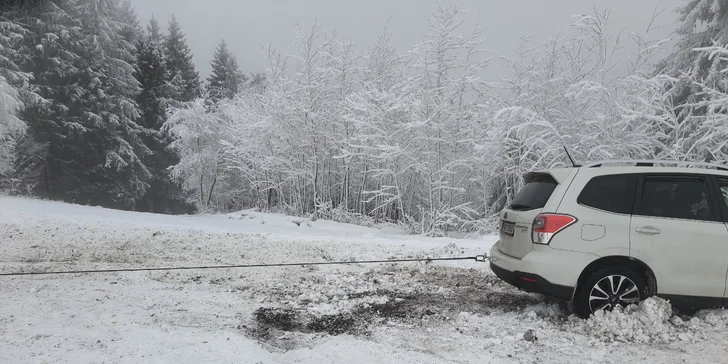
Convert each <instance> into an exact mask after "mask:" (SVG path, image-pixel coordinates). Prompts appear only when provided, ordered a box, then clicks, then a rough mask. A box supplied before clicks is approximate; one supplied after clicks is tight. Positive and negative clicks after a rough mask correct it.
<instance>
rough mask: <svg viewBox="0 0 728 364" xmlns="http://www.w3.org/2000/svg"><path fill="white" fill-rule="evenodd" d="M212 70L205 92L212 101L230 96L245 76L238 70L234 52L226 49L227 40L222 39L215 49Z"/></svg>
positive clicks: (243, 80) (245, 78)
mask: <svg viewBox="0 0 728 364" xmlns="http://www.w3.org/2000/svg"><path fill="white" fill-rule="evenodd" d="M210 65H212V72H211V73H210V76H209V77H208V78H207V85H206V88H207V93H208V94H209V95H210V98H211V99H212V100H214V101H216V100H220V99H222V98H227V99H230V98H232V97H233V96H234V95H235V94H236V93H237V92H238V90H239V89H240V87H241V85H242V84H243V83H244V82H245V81H246V80H247V77H246V76H245V75H243V73H242V72H240V69H239V68H238V61H237V59H236V57H235V55H234V54H232V53H231V52H230V50H228V46H227V42H225V40H224V39H223V40H222V41H221V42H220V44H218V46H217V48H216V49H215V54H213V57H212V61H210Z"/></svg>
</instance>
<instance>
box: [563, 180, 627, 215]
mask: <svg viewBox="0 0 728 364" xmlns="http://www.w3.org/2000/svg"><path fill="white" fill-rule="evenodd" d="M637 180H638V175H637V174H636V173H634V174H612V175H604V176H597V177H594V178H592V179H591V180H589V182H587V184H586V186H584V189H583V190H582V191H581V193H580V194H579V197H577V199H576V202H577V203H578V204H580V205H584V206H589V207H593V208H595V209H599V210H604V211H609V212H614V213H618V214H631V213H632V205H633V203H634V193H635V190H636V189H637Z"/></svg>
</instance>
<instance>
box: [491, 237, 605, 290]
mask: <svg viewBox="0 0 728 364" xmlns="http://www.w3.org/2000/svg"><path fill="white" fill-rule="evenodd" d="M489 258H490V266H491V269H492V270H493V273H495V274H496V275H497V276H498V277H499V278H500V279H502V280H503V281H505V282H507V283H509V284H511V285H513V286H516V287H518V288H520V289H522V290H524V291H527V292H533V293H539V294H543V295H547V296H550V297H554V298H557V299H561V300H565V301H571V299H572V296H573V294H574V287H576V282H577V280H578V279H579V276H580V275H581V272H582V271H583V270H584V268H586V267H587V266H588V265H589V264H590V263H591V262H593V261H594V260H595V259H598V257H597V256H595V255H592V254H587V253H580V252H573V251H567V250H559V249H553V248H551V247H549V246H547V245H534V246H533V250H532V251H531V252H530V253H528V254H527V255H526V256H524V257H523V258H522V259H518V258H514V257H511V256H508V255H506V254H503V253H502V252H501V251H500V250H499V249H498V244H495V245H493V248H492V249H491V251H490V254H489Z"/></svg>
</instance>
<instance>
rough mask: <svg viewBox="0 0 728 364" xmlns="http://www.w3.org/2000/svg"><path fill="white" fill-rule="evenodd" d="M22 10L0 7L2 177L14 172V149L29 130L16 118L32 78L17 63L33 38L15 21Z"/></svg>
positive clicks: (15, 5)
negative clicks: (26, 38) (24, 48)
mask: <svg viewBox="0 0 728 364" xmlns="http://www.w3.org/2000/svg"><path fill="white" fill-rule="evenodd" d="M19 10H20V7H19V5H18V4H13V3H12V2H8V3H5V4H1V5H0V177H2V176H4V175H8V174H9V173H10V172H11V171H12V170H13V167H14V164H15V163H14V160H15V152H16V150H15V148H16V145H17V143H18V142H19V141H20V140H21V138H22V137H23V134H24V133H25V129H26V125H25V123H23V121H22V120H20V119H19V118H18V115H17V114H18V112H19V111H20V109H21V108H22V107H23V106H24V105H23V102H22V101H21V96H20V93H19V92H18V90H19V89H25V88H26V86H27V83H28V80H29V75H28V74H27V73H25V72H22V71H21V69H20V67H19V66H18V64H17V61H18V60H19V59H20V58H21V57H22V56H21V53H22V51H23V49H22V44H23V39H24V38H25V37H26V36H29V35H30V34H29V32H28V31H27V29H25V28H24V27H23V25H22V24H20V23H18V22H16V21H15V20H14V19H13V16H12V15H15V14H17V12H18V11H19ZM0 182H1V181H0Z"/></svg>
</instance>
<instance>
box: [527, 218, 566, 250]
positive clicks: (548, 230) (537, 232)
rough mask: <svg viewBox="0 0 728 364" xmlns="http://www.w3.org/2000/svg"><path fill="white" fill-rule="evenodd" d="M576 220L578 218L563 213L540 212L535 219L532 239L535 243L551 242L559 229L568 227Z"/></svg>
mask: <svg viewBox="0 0 728 364" xmlns="http://www.w3.org/2000/svg"><path fill="white" fill-rule="evenodd" d="M575 222H576V218H575V217H573V216H571V215H563V214H540V215H538V216H536V218H535V219H534V220H533V228H532V238H533V239H532V240H533V243H534V244H546V245H548V243H550V242H551V238H553V237H554V235H556V234H557V233H558V232H559V231H561V230H564V229H566V228H567V227H569V226H570V225H572V224H574V223H575Z"/></svg>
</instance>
